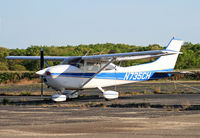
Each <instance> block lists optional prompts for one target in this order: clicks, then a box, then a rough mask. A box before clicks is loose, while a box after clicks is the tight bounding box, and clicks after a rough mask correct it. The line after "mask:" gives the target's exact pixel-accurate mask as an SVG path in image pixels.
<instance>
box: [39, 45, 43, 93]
mask: <svg viewBox="0 0 200 138" xmlns="http://www.w3.org/2000/svg"><path fill="white" fill-rule="evenodd" d="M43 68H44V52H43V48H41V50H40V70H42V69H43ZM41 80H42V83H41V97H43V90H44V80H43V76H41Z"/></svg>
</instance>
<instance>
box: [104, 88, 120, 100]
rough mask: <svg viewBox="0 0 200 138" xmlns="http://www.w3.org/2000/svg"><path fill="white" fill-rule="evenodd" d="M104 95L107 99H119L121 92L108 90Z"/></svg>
mask: <svg viewBox="0 0 200 138" xmlns="http://www.w3.org/2000/svg"><path fill="white" fill-rule="evenodd" d="M103 97H104V98H105V99H107V100H113V99H117V98H118V97H119V92H116V91H112V90H108V91H104V92H103Z"/></svg>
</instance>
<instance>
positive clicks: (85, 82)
mask: <svg viewBox="0 0 200 138" xmlns="http://www.w3.org/2000/svg"><path fill="white" fill-rule="evenodd" d="M115 59H116V58H115V57H113V58H112V59H111V60H110V61H109V62H108V63H107V64H106V65H104V66H103V67H102V68H101V69H100V70H99V71H97V72H96V73H95V74H94V75H93V76H92V77H91V78H89V79H88V80H87V81H86V82H84V83H83V85H82V86H81V88H83V87H84V86H85V85H86V84H87V83H88V82H89V81H91V80H92V79H93V78H94V77H95V76H96V75H97V74H99V72H101V71H102V70H103V69H105V68H106V67H107V66H108V65H109V64H110V63H112V62H113V61H114V60H115Z"/></svg>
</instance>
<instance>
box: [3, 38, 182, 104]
mask: <svg viewBox="0 0 200 138" xmlns="http://www.w3.org/2000/svg"><path fill="white" fill-rule="evenodd" d="M182 45H183V41H182V40H181V39H176V38H172V39H171V41H170V42H169V44H168V45H167V47H166V49H164V50H153V51H143V52H129V53H115V54H105V55H90V56H70V57H65V56H43V49H41V55H40V56H8V57H6V59H21V60H40V63H41V70H39V71H37V72H36V74H38V75H40V77H41V79H42V81H43V82H44V83H45V84H46V85H47V86H48V87H51V88H53V89H54V90H56V91H57V92H58V93H57V94H54V95H52V100H53V101H56V102H58V101H66V99H68V98H77V97H78V92H79V91H81V90H84V89H89V88H98V89H99V90H100V91H101V92H102V93H103V96H104V98H105V99H107V100H111V99H116V98H118V97H119V93H118V92H116V91H113V90H108V91H105V90H104V89H103V88H102V87H108V86H116V85H122V84H128V83H135V82H140V81H147V80H152V79H159V78H164V77H170V76H171V75H172V74H173V73H175V72H173V70H174V67H175V64H176V61H177V58H178V55H179V54H180V53H181V52H180V49H181V46H182ZM152 57H158V59H157V60H156V61H154V62H151V63H146V64H140V65H135V66H129V67H120V66H117V65H115V64H114V63H113V62H114V61H124V60H138V59H145V58H152ZM50 60H51V61H62V63H61V64H60V65H56V66H51V67H50V66H49V65H48V63H47V61H50ZM44 63H45V64H46V65H47V68H44ZM43 68H44V69H43ZM42 95H43V89H42V90H41V96H42Z"/></svg>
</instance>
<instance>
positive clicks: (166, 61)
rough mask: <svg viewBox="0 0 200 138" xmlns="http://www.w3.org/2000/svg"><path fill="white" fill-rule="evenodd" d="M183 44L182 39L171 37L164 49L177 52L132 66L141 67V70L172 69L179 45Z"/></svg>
mask: <svg viewBox="0 0 200 138" xmlns="http://www.w3.org/2000/svg"><path fill="white" fill-rule="evenodd" d="M182 45H183V40H180V39H175V38H172V39H171V41H170V42H169V44H168V45H167V47H166V49H165V50H166V51H174V52H177V54H173V55H167V56H161V57H159V58H158V59H157V60H156V61H154V62H151V63H147V64H141V65H137V66H135V67H134V68H136V69H138V70H139V69H140V70H141V69H142V70H148V71H150V70H152V71H153V70H154V71H172V70H174V67H175V64H176V61H177V58H178V55H179V51H180V49H181V46H182Z"/></svg>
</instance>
